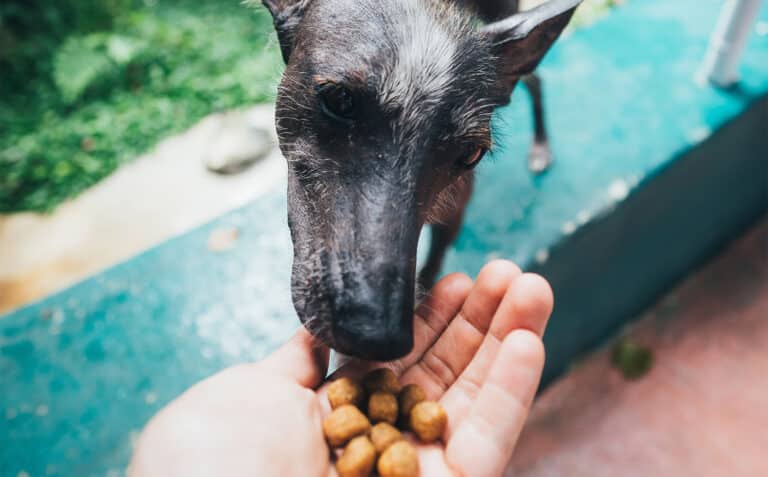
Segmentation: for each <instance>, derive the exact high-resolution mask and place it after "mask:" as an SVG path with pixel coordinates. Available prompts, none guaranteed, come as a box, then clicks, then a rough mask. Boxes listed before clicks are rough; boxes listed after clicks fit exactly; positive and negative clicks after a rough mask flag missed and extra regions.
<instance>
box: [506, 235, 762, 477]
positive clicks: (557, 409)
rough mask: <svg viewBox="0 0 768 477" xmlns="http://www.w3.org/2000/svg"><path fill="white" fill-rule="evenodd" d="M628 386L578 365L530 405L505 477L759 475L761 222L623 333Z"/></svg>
mask: <svg viewBox="0 0 768 477" xmlns="http://www.w3.org/2000/svg"><path fill="white" fill-rule="evenodd" d="M627 334H628V336H629V337H630V339H632V340H633V341H635V342H637V343H640V344H643V345H647V346H649V347H650V348H651V349H652V351H653V356H654V363H655V364H654V366H653V368H652V369H651V371H650V372H649V373H648V374H647V375H646V376H644V377H642V378H640V379H638V380H636V381H627V380H625V379H624V378H623V377H622V376H621V375H620V373H619V372H618V371H617V370H616V369H613V368H612V366H611V349H610V347H606V349H604V350H602V351H600V352H597V353H595V354H594V355H592V356H590V357H588V358H587V359H586V360H585V361H584V362H583V363H581V364H579V365H577V366H576V367H575V369H574V370H573V371H571V372H570V373H569V374H568V375H567V376H565V377H563V378H562V379H560V380H559V381H558V382H556V383H555V384H554V385H552V386H551V387H550V388H548V389H547V390H546V391H545V392H544V393H543V395H542V396H541V397H540V398H539V400H538V401H537V402H536V404H535V406H534V411H533V414H532V416H531V418H530V420H529V422H528V425H527V427H526V430H525V432H524V435H523V437H522V438H521V441H520V447H519V448H518V452H517V454H516V455H515V458H514V461H513V465H512V466H511V468H510V471H509V472H508V473H507V476H512V475H515V476H518V477H543V476H547V477H559V476H563V477H565V476H567V477H582V476H583V477H602V476H605V477H614V476H617V475H621V476H623V477H646V476H697V477H707V476H712V477H715V476H718V477H719V476H729V477H757V476H765V475H768V459H766V458H765V448H766V445H768V432H766V429H768V407H767V406H766V401H768V380H766V376H767V375H768V374H767V373H768V347H766V343H768V220H764V221H763V222H762V224H760V225H758V226H757V227H755V228H754V229H753V230H752V231H751V232H750V233H748V234H747V235H746V236H745V237H743V238H741V239H739V240H738V241H737V242H736V243H734V244H732V245H731V246H730V247H729V248H728V250H727V251H725V252H724V253H722V254H721V255H720V256H719V257H718V258H716V259H715V260H713V261H712V262H710V263H709V264H708V265H707V266H705V267H704V268H703V269H702V270H700V271H699V272H698V273H696V274H695V275H693V276H691V277H690V278H688V279H687V280H686V281H685V282H684V283H683V284H682V285H680V286H679V287H677V288H676V289H675V290H673V291H671V292H670V293H669V294H668V295H667V296H666V297H665V298H664V299H662V300H661V301H660V302H659V303H658V304H657V305H655V306H654V307H653V308H652V309H650V310H649V311H648V312H647V313H645V314H644V315H643V316H642V317H641V319H640V321H639V322H638V323H637V324H636V325H635V326H633V327H631V329H630V330H628V333H627Z"/></svg>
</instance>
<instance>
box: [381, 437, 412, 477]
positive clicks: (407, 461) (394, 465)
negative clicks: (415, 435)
mask: <svg viewBox="0 0 768 477" xmlns="http://www.w3.org/2000/svg"><path fill="white" fill-rule="evenodd" d="M376 468H377V469H378V471H379V476H380V477H418V475H419V457H418V455H416V449H415V448H414V447H413V446H412V445H411V444H410V443H408V442H406V441H398V442H395V443H394V444H392V445H391V446H389V447H388V448H387V450H385V451H384V453H383V454H381V457H379V462H378V464H377V466H376Z"/></svg>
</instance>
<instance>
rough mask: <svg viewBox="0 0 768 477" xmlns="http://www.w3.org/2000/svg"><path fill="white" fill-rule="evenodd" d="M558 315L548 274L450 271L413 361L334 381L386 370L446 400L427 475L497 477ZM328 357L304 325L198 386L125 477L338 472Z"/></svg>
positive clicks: (160, 419)
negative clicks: (271, 348)
mask: <svg viewBox="0 0 768 477" xmlns="http://www.w3.org/2000/svg"><path fill="white" fill-rule="evenodd" d="M551 310H552V294H551V291H550V289H549V286H548V285H547V283H546V282H545V281H544V280H543V279H542V278H540V277H538V276H536V275H530V274H522V273H521V272H520V270H519V269H518V268H517V267H516V266H515V265H513V264H511V263H510V262H506V261H495V262H492V263H490V264H488V265H486V266H485V267H484V268H483V270H482V271H481V272H480V274H479V275H478V277H477V280H476V281H475V282H474V283H473V282H472V281H471V280H470V279H469V278H467V277H466V276H464V275H459V274H454V275H450V276H448V277H446V278H444V279H443V280H441V281H440V282H439V283H438V284H437V285H436V286H435V287H434V288H433V290H432V292H431V293H430V295H429V296H428V297H427V298H426V300H425V301H424V302H423V303H422V304H421V305H420V306H419V307H418V308H417V310H416V317H415V321H414V333H415V346H414V349H413V351H412V352H411V353H410V354H409V355H408V356H406V357H405V358H402V359H400V360H398V361H394V362H390V363H366V362H359V361H352V362H350V363H347V364H346V365H344V366H342V367H341V368H340V369H339V370H338V371H337V372H336V373H334V374H335V376H334V377H336V376H351V377H359V376H360V375H362V374H363V373H365V372H367V371H369V370H370V369H372V368H376V367H382V366H387V367H389V368H391V369H392V370H393V371H394V372H395V373H396V374H397V375H398V376H399V378H400V380H401V382H402V383H403V384H408V383H417V384H419V385H421V386H422V387H423V388H424V390H425V392H426V393H427V396H428V398H429V399H433V400H438V401H440V403H441V404H442V405H443V407H444V408H445V410H446V412H447V414H448V428H447V429H446V434H445V436H444V438H443V441H442V442H438V443H436V444H430V445H418V451H419V461H420V466H421V475H422V476H424V477H433V476H434V477H441V476H455V475H463V476H467V477H485V476H489V477H490V476H499V475H501V474H502V473H503V470H504V467H505V465H506V463H507V462H508V461H509V459H510V457H511V456H512V451H513V450H514V446H515V443H516V442H517V438H518V436H519V434H520V431H521V429H522V427H523V424H524V422H525V419H526V417H527V415H528V409H529V407H530V403H531V400H532V399H533V396H534V393H535V391H536V388H537V386H538V383H539V379H540V376H541V370H542V367H543V364H544V350H543V346H542V343H541V335H542V333H543V331H544V327H545V325H546V321H547V319H548V317H549V315H550V313H551ZM327 356H328V350H327V349H325V348H324V347H320V346H317V345H316V344H315V343H314V342H313V340H312V338H311V337H310V336H309V335H308V334H307V333H306V332H305V331H304V330H300V331H299V332H298V333H297V335H296V336H295V337H294V338H293V339H292V340H291V341H290V342H289V343H287V344H286V345H285V346H283V347H282V348H281V349H279V350H278V351H276V352H275V353H274V354H273V355H271V356H270V357H269V358H267V359H265V360H264V361H262V362H260V363H256V364H251V365H242V366H238V367H235V368H231V369H229V370H226V371H223V372H222V373H219V374H218V375H216V376H213V377H211V378H209V379H207V380H205V381H203V382H201V383H199V384H197V385H196V386H194V387H192V388H191V389H190V390H188V391H187V392H186V393H185V394H184V395H182V396H181V397H180V398H178V399H177V400H176V401H174V402H173V403H171V404H170V405H168V406H167V407H166V408H165V409H164V410H163V411H162V412H161V413H160V414H158V416H156V417H155V418H154V419H153V420H152V422H151V423H150V425H149V426H148V427H147V429H146V430H145V431H144V433H143V434H142V437H141V439H140V442H139V444H138V447H137V451H136V453H135V455H134V459H133V462H132V464H131V468H130V475H134V476H150V475H165V476H169V475H185V476H189V475H260V476H272V475H274V476H281V477H282V476H301V477H306V476H318V477H327V476H333V475H335V471H334V469H333V465H332V463H331V461H330V458H329V453H328V451H327V446H326V444H325V442H324V440H323V436H322V430H321V422H322V419H323V417H324V416H325V415H327V414H328V413H329V412H330V407H329V405H328V402H327V399H326V398H325V385H324V384H323V382H324V378H325V374H326V367H325V366H326V365H327V362H328V359H327Z"/></svg>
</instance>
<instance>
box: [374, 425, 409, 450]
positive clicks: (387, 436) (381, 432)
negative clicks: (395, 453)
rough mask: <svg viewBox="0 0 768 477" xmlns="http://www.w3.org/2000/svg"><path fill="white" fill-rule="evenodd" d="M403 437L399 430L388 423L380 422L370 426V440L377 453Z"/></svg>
mask: <svg viewBox="0 0 768 477" xmlns="http://www.w3.org/2000/svg"><path fill="white" fill-rule="evenodd" d="M402 438H403V435H402V434H400V431H398V430H397V429H395V427H394V426H392V425H391V424H389V423H386V422H380V423H378V424H376V425H375V426H373V427H372V428H371V442H372V443H373V447H374V448H375V449H376V453H377V454H381V453H382V452H384V451H385V450H387V447H389V446H390V445H392V444H394V443H395V442H397V441H399V440H400V439H402Z"/></svg>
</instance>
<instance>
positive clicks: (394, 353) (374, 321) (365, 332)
mask: <svg viewBox="0 0 768 477" xmlns="http://www.w3.org/2000/svg"><path fill="white" fill-rule="evenodd" d="M373 313H375V312H374V311H372V310H369V309H367V308H366V307H361V308H357V309H354V310H350V311H349V312H347V313H346V314H345V316H343V317H340V318H339V319H337V320H336V323H335V324H334V326H333V335H334V340H335V341H336V349H337V350H338V351H339V352H341V353H344V354H349V355H354V356H356V357H359V358H362V359H367V360H372V361H391V360H393V359H398V358H401V357H403V356H405V355H406V354H408V353H409V352H410V351H411V348H412V347H413V332H412V330H411V324H410V323H408V325H407V326H406V325H405V324H401V323H399V321H400V317H399V316H397V317H393V318H396V321H397V322H398V323H393V322H392V321H390V320H386V319H385V320H382V319H381V318H380V317H377V316H376V314H373Z"/></svg>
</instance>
